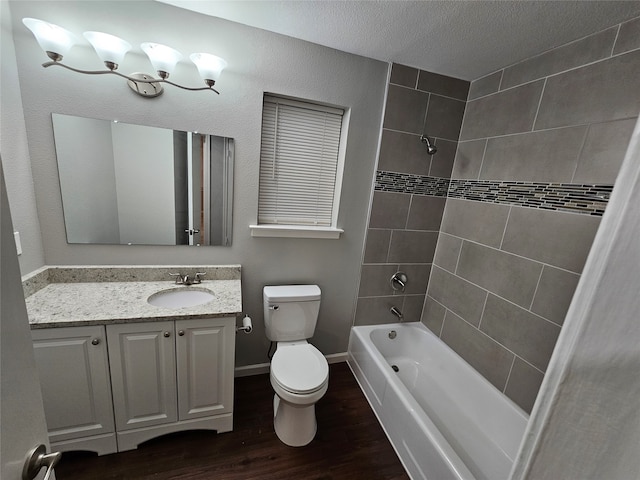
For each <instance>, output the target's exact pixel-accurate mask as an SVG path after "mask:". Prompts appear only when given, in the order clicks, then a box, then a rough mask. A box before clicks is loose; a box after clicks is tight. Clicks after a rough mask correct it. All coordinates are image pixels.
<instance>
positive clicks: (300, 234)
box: [249, 225, 344, 240]
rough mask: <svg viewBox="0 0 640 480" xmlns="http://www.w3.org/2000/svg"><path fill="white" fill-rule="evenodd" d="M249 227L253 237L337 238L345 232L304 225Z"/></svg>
mask: <svg viewBox="0 0 640 480" xmlns="http://www.w3.org/2000/svg"><path fill="white" fill-rule="evenodd" d="M249 228H250V229H251V236H252V237H279V238H328V239H333V240H335V239H338V238H340V235H341V234H342V233H344V230H342V229H341V228H334V227H307V226H302V225H249Z"/></svg>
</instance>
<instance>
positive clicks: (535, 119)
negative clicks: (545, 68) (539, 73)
mask: <svg viewBox="0 0 640 480" xmlns="http://www.w3.org/2000/svg"><path fill="white" fill-rule="evenodd" d="M548 78H549V77H547V78H545V79H544V83H543V84H542V91H541V92H540V100H538V108H537V109H536V115H535V117H533V123H532V124H531V130H530V132H535V131H536V122H537V121H538V114H539V113H540V105H542V99H543V98H544V90H545V88H546V87H547V79H548Z"/></svg>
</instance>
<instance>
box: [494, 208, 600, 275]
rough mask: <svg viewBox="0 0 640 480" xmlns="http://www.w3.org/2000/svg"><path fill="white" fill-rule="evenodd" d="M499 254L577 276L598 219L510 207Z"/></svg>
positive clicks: (594, 232) (587, 252)
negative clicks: (505, 253)
mask: <svg viewBox="0 0 640 480" xmlns="http://www.w3.org/2000/svg"><path fill="white" fill-rule="evenodd" d="M512 208H513V210H512V211H511V215H510V216H509V222H508V224H507V229H506V231H505V235H504V242H503V244H502V250H505V251H508V252H512V253H516V254H518V255H522V256H524V257H527V258H531V259H534V260H538V261H540V262H544V263H548V264H550V265H553V266H556V267H560V268H564V269H567V270H571V271H572V272H576V273H580V272H581V271H582V268H583V267H584V262H585V261H586V259H587V255H588V254H589V250H590V249H591V245H592V243H593V239H594V237H595V234H596V230H597V229H598V225H599V224H600V217H592V216H589V215H578V214H575V213H564V212H556V211H548V210H537V209H535V208H525V207H512Z"/></svg>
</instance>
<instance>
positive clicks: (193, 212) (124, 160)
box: [52, 113, 234, 246]
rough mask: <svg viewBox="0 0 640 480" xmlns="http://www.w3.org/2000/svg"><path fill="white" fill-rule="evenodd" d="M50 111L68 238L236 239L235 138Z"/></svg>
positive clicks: (144, 241)
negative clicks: (233, 235) (233, 204)
mask: <svg viewBox="0 0 640 480" xmlns="http://www.w3.org/2000/svg"><path fill="white" fill-rule="evenodd" d="M52 119H53V131H54V137H55V144H56V155H57V158H58V173H59V176H60V188H61V190H62V207H63V210H64V222H65V228H66V232H67V242H68V243H84V244H119V245H198V246H199V245H223V246H229V245H231V232H232V229H231V226H232V210H233V206H232V202H233V162H234V142H233V139H232V138H226V137H217V136H215V135H205V134H200V133H192V132H183V131H178V130H168V129H164V128H155V127H146V126H142V125H131V124H126V123H120V122H114V121H110V120H98V119H92V118H84V117H74V116H70V115H61V114H57V113H54V114H52Z"/></svg>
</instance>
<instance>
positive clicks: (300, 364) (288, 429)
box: [263, 285, 329, 447]
mask: <svg viewBox="0 0 640 480" xmlns="http://www.w3.org/2000/svg"><path fill="white" fill-rule="evenodd" d="M263 304H264V323H265V333H266V335H267V338H269V340H271V341H272V342H276V351H275V353H274V355H273V358H272V359H271V369H270V371H271V373H270V378H271V386H272V387H273V391H274V392H275V395H274V397H273V425H274V429H275V431H276V435H277V436H278V438H279V439H280V440H281V441H282V442H283V443H285V444H286V445H290V446H292V447H301V446H303V445H307V444H308V443H309V442H311V440H313V437H314V436H315V434H316V431H317V424H316V407H315V404H316V402H317V401H318V400H320V399H321V398H322V396H323V395H324V394H325V393H326V392H327V387H328V385H329V365H328V364H327V359H326V358H324V355H322V353H321V352H320V351H319V350H318V349H317V348H316V347H314V346H313V345H311V344H310V343H308V342H307V339H308V338H311V337H312V336H313V333H314V331H315V328H316V322H317V320H318V312H319V310H320V287H318V286H317V285H279V286H268V287H264V289H263Z"/></svg>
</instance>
